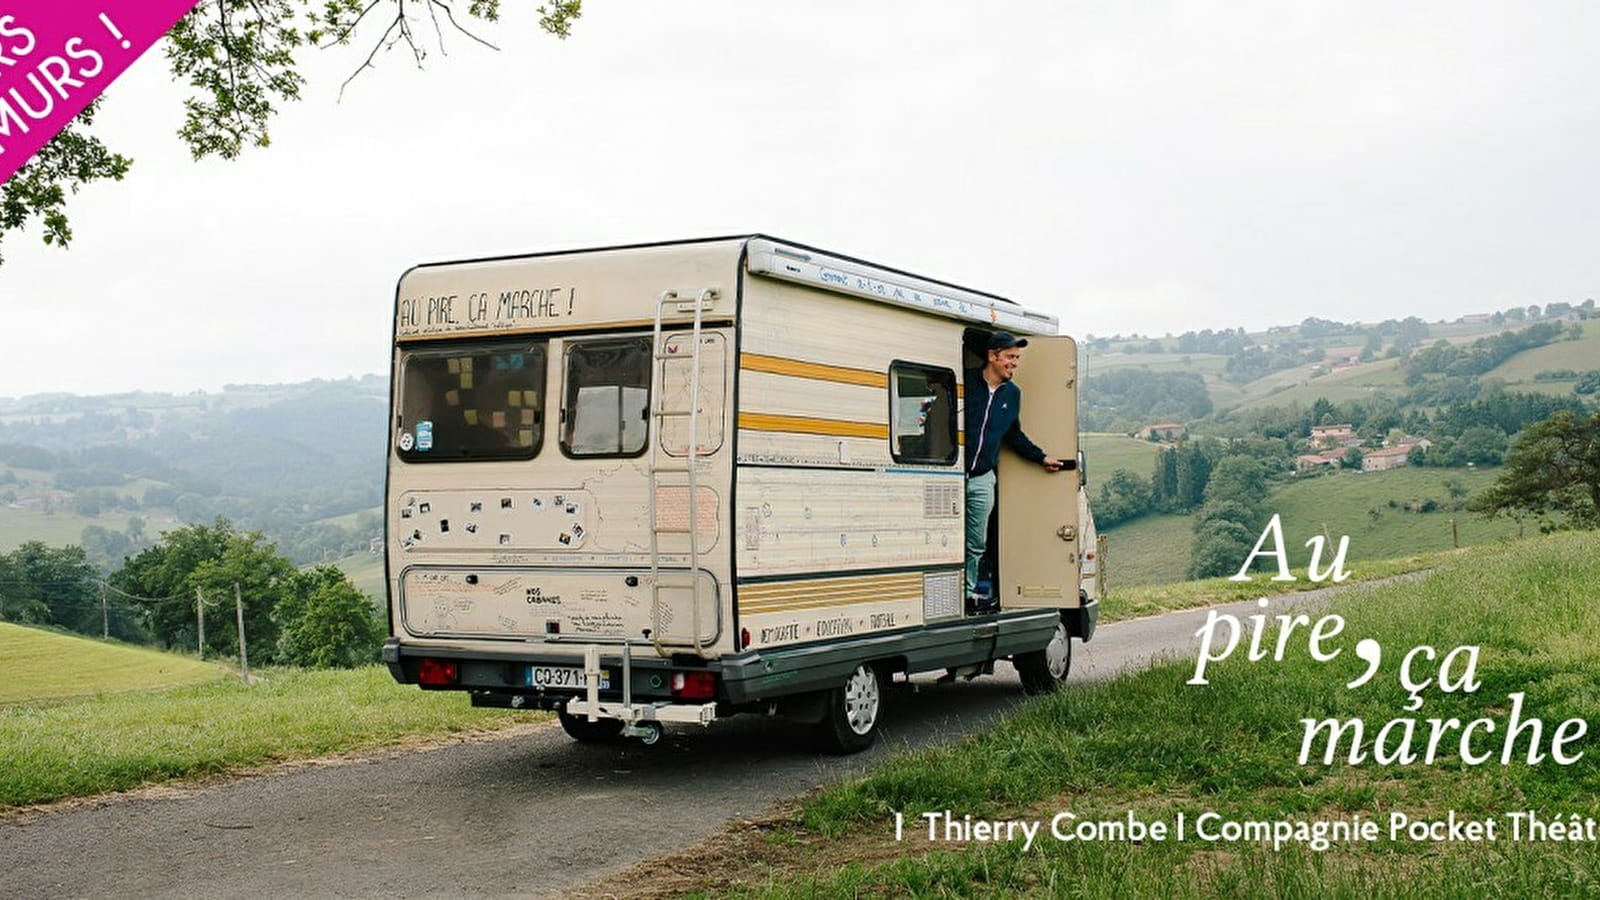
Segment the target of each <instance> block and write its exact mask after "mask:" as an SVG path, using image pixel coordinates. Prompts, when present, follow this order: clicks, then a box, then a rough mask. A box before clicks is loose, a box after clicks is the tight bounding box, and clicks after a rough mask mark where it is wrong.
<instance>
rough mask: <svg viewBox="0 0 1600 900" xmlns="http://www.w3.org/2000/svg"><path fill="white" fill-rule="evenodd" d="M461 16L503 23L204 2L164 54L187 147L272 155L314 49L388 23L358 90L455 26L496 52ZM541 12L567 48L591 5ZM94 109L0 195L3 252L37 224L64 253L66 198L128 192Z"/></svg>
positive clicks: (382, 1) (495, 11)
mask: <svg viewBox="0 0 1600 900" xmlns="http://www.w3.org/2000/svg"><path fill="white" fill-rule="evenodd" d="M463 5H464V6H465V7H466V10H465V12H466V15H467V16H468V17H470V18H472V19H477V20H479V22H497V21H499V19H500V0H465V2H464V3H462V2H459V0H458V2H456V3H455V4H452V3H450V2H447V0H200V2H199V3H198V4H197V5H196V6H195V7H194V9H193V10H191V11H190V12H189V14H188V15H186V16H184V17H183V18H182V19H180V20H179V21H178V23H177V25H175V26H174V27H173V29H172V31H171V32H169V33H168V35H167V40H166V43H165V50H166V57H167V62H168V64H169V65H170V66H171V69H172V74H173V76H174V78H175V79H183V80H184V81H186V82H187V83H188V84H189V85H190V87H191V88H193V89H194V91H195V94H194V95H193V96H191V97H190V98H189V99H187V100H185V101H184V123H183V126H182V127H181V128H180V129H179V130H178V135H179V137H180V138H182V140H183V142H184V143H185V144H187V145H188V147H189V151H190V153H191V154H192V155H193V156H194V158H195V159H197V160H198V159H202V158H204V157H207V156H213V155H215V156H220V157H222V158H223V159H233V158H234V157H236V156H238V155H239V154H240V153H241V152H243V150H244V149H245V148H246V147H266V146H267V145H268V144H269V143H270V142H271V135H270V131H269V125H270V124H271V121H272V117H273V116H274V115H276V114H277V112H278V105H279V104H281V103H283V102H285V101H289V100H298V99H300V89H301V88H302V87H303V86H304V84H305V79H304V77H303V76H302V75H301V74H300V59H299V54H300V53H301V52H302V51H303V50H304V49H305V48H307V47H322V48H325V47H330V46H338V45H343V44H349V43H351V42H352V41H353V40H354V39H355V37H356V31H357V29H358V28H360V27H362V26H363V25H367V26H368V27H369V28H371V29H375V28H376V27H377V26H378V25H384V24H385V23H384V22H383V21H382V20H383V19H384V18H385V17H387V24H386V25H385V27H384V28H383V30H382V31H381V32H369V33H375V34H376V39H375V40H373V41H372V52H371V53H369V54H368V55H367V57H366V59H365V61H364V62H363V63H362V64H361V67H360V68H359V69H357V71H356V72H355V73H353V74H352V75H351V76H350V77H351V79H353V78H354V77H355V75H357V74H360V72H361V71H362V70H365V69H367V68H370V67H371V65H372V60H373V59H374V58H375V57H376V56H377V54H378V53H379V52H380V51H384V50H388V49H391V48H393V47H395V46H397V45H404V46H405V47H406V49H408V50H410V51H411V55H412V58H413V59H414V60H415V62H416V65H417V66H418V67H419V68H420V67H422V64H423V61H424V60H425V59H426V57H427V55H428V50H429V47H428V45H427V44H428V42H427V38H426V35H428V34H433V35H434V36H435V41H436V42H437V45H438V46H439V48H440V49H441V50H442V49H443V47H444V41H445V37H444V36H445V34H446V31H445V27H446V26H449V27H450V28H452V29H454V31H457V32H460V33H461V34H463V35H466V36H467V37H468V38H470V39H471V40H474V41H476V42H478V43H480V44H483V45H485V46H488V47H494V45H493V44H491V43H489V42H488V41H486V40H484V39H483V38H481V37H479V36H478V35H477V34H475V33H473V31H471V30H469V27H468V25H467V24H464V23H463V22H462V21H461V20H460V19H458V18H457V17H456V9H457V7H459V6H463ZM538 12H539V28H540V29H541V30H543V31H545V32H547V33H549V34H551V35H553V36H555V37H557V38H565V37H567V35H568V34H570V33H571V30H572V25H573V23H574V22H575V21H576V20H577V19H578V17H579V16H580V15H581V14H582V0H547V2H545V3H544V4H542V5H541V6H539V8H538ZM473 27H476V25H475V23H474V25H473ZM345 83H346V84H349V80H347V81H346V82H345ZM97 108H98V102H96V103H91V104H90V105H89V106H88V107H87V108H86V109H85V110H84V111H83V112H82V113H80V114H79V115H78V117H77V118H76V119H74V120H73V122H72V123H71V124H70V125H68V126H67V128H66V129H65V130H63V131H62V132H61V133H60V134H58V135H57V136H56V137H55V139H54V140H52V141H51V142H50V143H49V144H47V145H45V147H44V148H43V149H41V150H40V151H39V153H37V154H35V155H34V157H33V158H32V159H30V160H29V161H28V162H27V164H26V165H24V166H23V167H22V168H21V169H19V170H18V171H17V172H16V173H15V174H14V175H12V177H11V178H10V179H8V180H7V181H6V182H5V183H4V184H0V241H3V240H4V238H5V236H6V234H8V233H10V232H14V231H19V230H21V229H23V228H24V227H26V226H27V224H28V223H29V222H30V221H31V220H34V219H38V220H39V221H40V222H41V223H42V224H43V226H44V242H45V243H46V244H54V245H58V246H61V247H66V246H67V245H68V244H69V243H71V240H72V228H71V226H70V225H69V223H68V221H67V215H66V198H67V196H68V195H69V194H74V193H77V191H78V190H79V189H80V188H81V187H83V186H84V185H86V184H89V183H91V182H95V181H103V180H106V179H111V180H118V181H120V180H121V179H122V178H123V176H124V175H126V174H127V172H128V169H129V167H130V166H131V165H132V160H130V159H128V158H127V157H125V156H122V155H120V154H117V153H114V152H112V151H110V150H109V149H107V148H106V146H105V145H104V144H103V143H102V142H101V141H100V140H99V139H98V138H96V137H94V136H93V135H91V134H90V133H89V128H90V126H92V125H93V122H94V115H95V112H96V110H97ZM0 262H3V257H0Z"/></svg>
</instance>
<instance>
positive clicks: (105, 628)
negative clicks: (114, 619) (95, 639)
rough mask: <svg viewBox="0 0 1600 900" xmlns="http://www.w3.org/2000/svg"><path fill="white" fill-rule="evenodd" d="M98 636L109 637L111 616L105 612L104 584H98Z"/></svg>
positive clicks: (102, 582)
mask: <svg viewBox="0 0 1600 900" xmlns="http://www.w3.org/2000/svg"><path fill="white" fill-rule="evenodd" d="M100 636H101V637H102V638H109V637H111V614H110V613H109V612H107V611H106V583H105V582H104V581H101V582H100Z"/></svg>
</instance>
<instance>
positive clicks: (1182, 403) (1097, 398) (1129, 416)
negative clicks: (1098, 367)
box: [1078, 369, 1212, 431]
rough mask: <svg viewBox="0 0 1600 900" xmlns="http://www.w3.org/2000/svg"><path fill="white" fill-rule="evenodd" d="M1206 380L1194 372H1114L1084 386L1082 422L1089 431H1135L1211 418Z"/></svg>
mask: <svg viewBox="0 0 1600 900" xmlns="http://www.w3.org/2000/svg"><path fill="white" fill-rule="evenodd" d="M1211 409H1212V405H1211V395H1210V394H1209V393H1208V392H1207V391H1206V383H1205V379H1203V378H1201V377H1200V376H1199V375H1196V374H1194V373H1192V372H1151V371H1149V370H1147V369H1113V370H1112V371H1110V372H1106V373H1104V374H1101V375H1096V376H1094V377H1093V378H1090V379H1088V380H1087V381H1086V382H1085V383H1084V390H1083V395H1082V397H1081V398H1080V408H1079V412H1078V415H1079V422H1080V424H1081V426H1082V427H1083V428H1084V430H1086V431H1132V430H1133V429H1136V428H1138V427H1139V426H1140V425H1145V424H1149V423H1151V422H1158V421H1159V422H1188V421H1190V420H1193V419H1198V418H1201V417H1203V416H1207V415H1210V414H1211Z"/></svg>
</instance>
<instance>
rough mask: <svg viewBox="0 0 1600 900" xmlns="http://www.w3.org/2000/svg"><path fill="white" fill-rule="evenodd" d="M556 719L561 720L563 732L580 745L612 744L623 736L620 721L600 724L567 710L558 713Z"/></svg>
mask: <svg viewBox="0 0 1600 900" xmlns="http://www.w3.org/2000/svg"><path fill="white" fill-rule="evenodd" d="M556 718H558V719H560V720H561V730H562V731H565V732H566V733H567V735H568V736H569V737H571V738H572V739H573V740H575V741H578V742H580V743H584V744H610V743H613V742H615V741H616V740H617V739H618V738H620V737H621V736H622V721H621V720H620V719H601V720H600V721H598V722H591V721H589V717H588V716H574V715H571V714H569V713H567V712H566V711H565V710H560V711H558V712H557V713H556Z"/></svg>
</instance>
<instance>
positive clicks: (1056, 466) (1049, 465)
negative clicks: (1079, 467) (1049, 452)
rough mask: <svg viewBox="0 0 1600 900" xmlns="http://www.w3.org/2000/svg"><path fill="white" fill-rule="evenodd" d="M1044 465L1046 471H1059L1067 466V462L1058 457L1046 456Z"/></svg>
mask: <svg viewBox="0 0 1600 900" xmlns="http://www.w3.org/2000/svg"><path fill="white" fill-rule="evenodd" d="M1043 465H1044V470H1045V471H1046V472H1059V471H1061V470H1062V469H1064V468H1066V467H1067V464H1066V463H1064V462H1062V461H1061V460H1059V459H1056V458H1055V457H1054V456H1046V457H1045V458H1044V463H1043Z"/></svg>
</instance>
